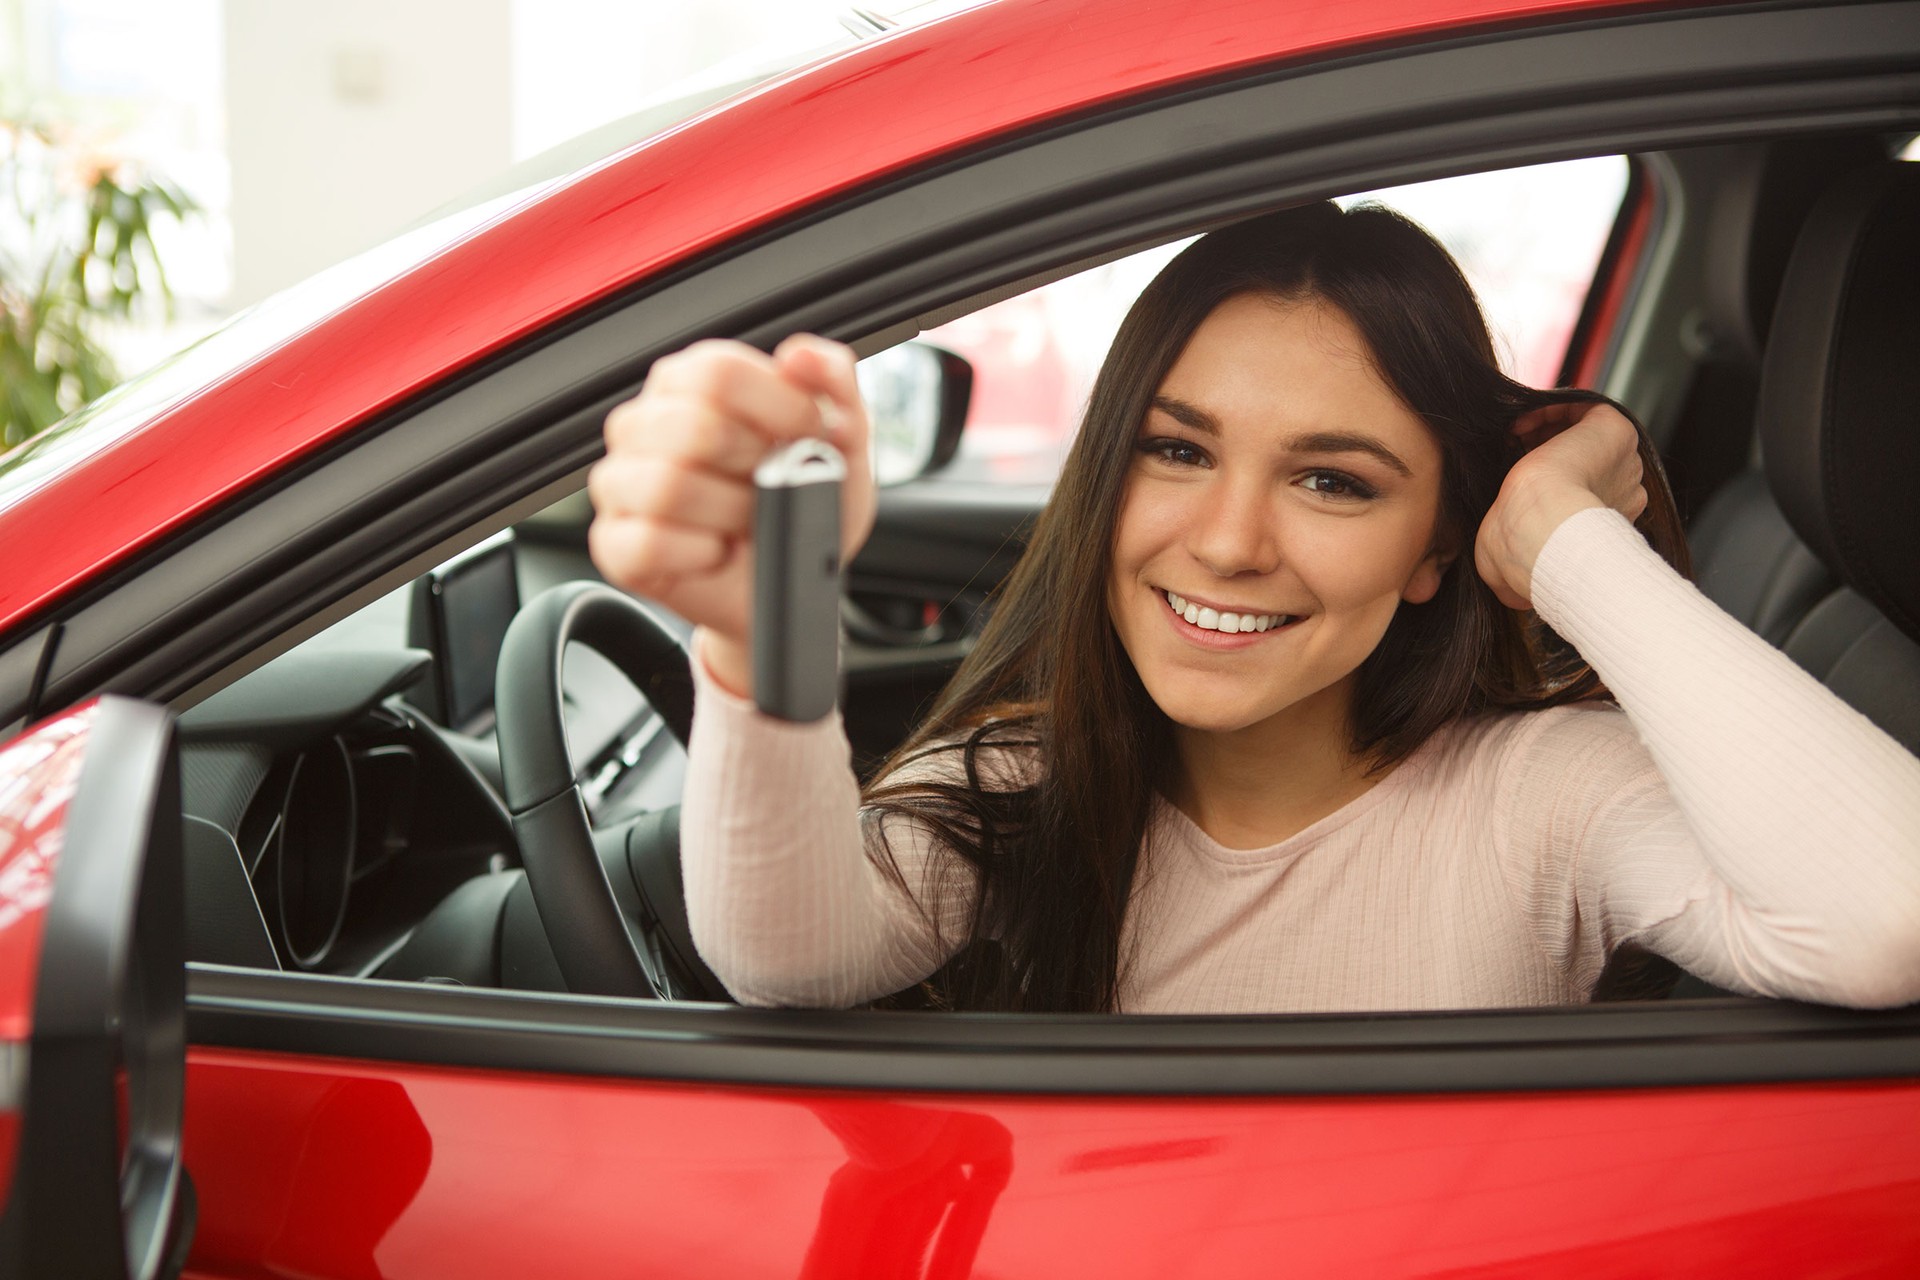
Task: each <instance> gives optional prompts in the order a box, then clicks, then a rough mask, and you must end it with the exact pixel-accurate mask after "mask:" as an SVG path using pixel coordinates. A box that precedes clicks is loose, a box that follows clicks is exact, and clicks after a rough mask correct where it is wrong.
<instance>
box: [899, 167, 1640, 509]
mask: <svg viewBox="0 0 1920 1280" xmlns="http://www.w3.org/2000/svg"><path fill="white" fill-rule="evenodd" d="M1627 180H1628V162H1627V160H1626V159H1625V158H1624V157H1622V156H1599V157H1594V158H1590V159H1584V160H1569V161H1562V162H1559V163H1554V164H1542V165H1528V166H1523V167H1519V168H1513V169H1501V170H1494V171H1490V172H1485V173H1471V174H1463V175H1461V176H1458V177H1452V178H1441V179H1436V180H1434V181H1430V182H1420V183H1413V184H1410V185H1406V186H1396V187H1385V188H1381V189H1379V190H1375V191H1364V192H1357V193H1355V194H1353V195H1350V196H1344V197H1341V198H1340V200H1339V203H1340V204H1342V205H1347V206H1351V205H1355V204H1360V203H1363V202H1377V203H1380V204H1384V205H1387V206H1388V207H1390V208H1393V209H1396V210H1398V211H1399V212H1401V213H1404V214H1405V215H1407V216H1408V217H1410V218H1412V219H1413V220H1414V221H1415V222H1418V223H1420V224H1421V225H1422V226H1424V227H1426V228H1427V230H1429V231H1431V232H1432V233H1433V234H1434V235H1435V236H1436V237H1437V238H1438V239H1439V240H1440V242H1441V243H1442V244H1444V245H1446V247H1447V249H1448V250H1449V251H1450V252H1451V253H1452V254H1453V255H1454V258H1455V259H1456V260H1457V261H1458V262H1459V263H1460V267H1461V270H1462V271H1464V272H1465V274H1466V277H1467V280H1468V282H1469V283H1470V284H1472V285H1473V288H1474V292H1475V293H1477V294H1478V295H1479V297H1480V303H1481V306H1482V307H1483V308H1484V310H1485V312H1486V315H1487V321H1488V325H1489V327H1490V328H1491V330H1492V334H1493V341H1494V349H1495V351H1496V352H1498V354H1499V356H1500V359H1501V366H1502V368H1503V369H1505V370H1506V372H1507V373H1508V374H1510V375H1511V376H1513V377H1514V378H1517V379H1518V380H1520V381H1521V382H1524V383H1526V384H1528V385H1529V386H1538V387H1545V386H1552V385H1553V384H1554V382H1555V380H1556V378H1557V377H1558V375H1559V372H1560V368H1561V365H1562V362H1563V361H1564V359H1565V357H1566V354H1567V344H1568V340H1569V338H1570V337H1571V336H1572V334H1573V330H1574V325H1575V322H1576V320H1577V319H1578V317H1579V315H1580V310H1581V306H1582V304H1583V303H1584V302H1585V300H1586V297H1587V293H1588V290H1589V289H1590V287H1591V286H1592V284H1593V281H1594V272H1595V269H1596V267H1597V266H1598V264H1599V262H1600V259H1601V254H1602V252H1603V251H1604V249H1605V247H1606V243H1607V238H1608V236H1609V234H1610V233H1611V232H1612V231H1613V228H1614V223H1615V221H1616V220H1617V219H1618V217H1619V215H1620V210H1621V202H1622V199H1623V197H1624V196H1625V194H1626V191H1627ZM1189 243H1191V240H1186V239H1183V240H1179V241H1176V242H1174V243H1172V244H1166V245H1159V246H1156V247H1154V248H1152V249H1148V250H1145V251H1143V252H1140V253H1136V254H1131V255H1129V256H1127V257H1124V258H1121V259H1119V260H1117V261H1115V262H1110V263H1106V264H1104V265H1102V266H1098V267H1094V268H1092V269H1091V270H1088V271H1083V272H1080V273H1077V274H1075V275H1071V276H1068V277H1067V278H1065V279H1063V280H1057V281H1055V282H1053V283H1051V284H1047V285H1043V286H1041V287H1040V288H1037V289H1033V290H1031V291H1028V292H1026V293H1022V294H1019V295H1017V296H1015V297H1012V298H1008V299H1006V300H1005V301H1002V302H997V303H995V304H993V305H992V306H989V307H985V308H982V309H981V310H978V311H975V312H973V313H971V314H969V315H965V316H961V317H959V318H957V319H954V320H950V321H947V322H946V323H944V324H941V325H938V326H937V327H935V328H932V329H929V330H927V331H926V332H925V333H924V334H923V335H922V337H923V338H924V339H925V340H926V341H928V342H931V343H934V344H936V345H939V346H943V347H946V348H948V349H949V350H952V351H954V352H957V353H958V354H960V355H962V356H964V357H966V358H967V360H969V361H970V362H971V363H972V364H973V366H974V373H975V377H974V391H973V403H972V407H971V412H970V414H969V417H968V421H967V428H966V433H965V435H963V436H962V438H961V445H960V452H959V454H958V456H957V457H955V459H954V461H953V462H952V464H951V465H949V466H948V467H946V468H945V469H943V470H942V471H941V472H939V473H938V474H937V475H936V476H934V477H932V482H933V483H936V484H939V483H955V484H973V483H976V482H980V481H989V480H992V481H1003V482H1008V483H1017V484H1039V483H1050V482H1051V481H1052V479H1053V477H1054V476H1055V475H1056V474H1057V473H1058V471H1059V468H1060V463H1061V461H1062V460H1063V459H1064V458H1065V456H1066V450H1067V446H1068V445H1069V444H1070V443H1071V441H1072V438H1073V433H1074V431H1075V430H1076V429H1077V427H1078V425H1079V420H1080V415H1081V412H1082V410H1083V409H1084V408H1085V406H1086V402H1087V396H1088V393H1089V392H1090V391H1091V390H1092V387H1093V379H1094V375H1095V374H1096V373H1097V371H1098V370H1099V367H1100V361H1101V360H1102V358H1103V357H1104V356H1105V355H1106V351H1107V348H1108V346H1110V345H1111V344H1112V341H1113V335H1114V333H1115V331H1116V330H1117V329H1118V328H1119V325H1120V321H1121V318H1122V317H1123V316H1124V315H1125V314H1126V310H1127V308H1128V307H1129V306H1130V305H1131V304H1132V302H1133V300H1134V298H1135V297H1137V296H1138V295H1139V293H1140V290H1141V289H1143V288H1145V287H1146V285H1147V282H1148V281H1149V280H1151V279H1152V278H1153V276H1154V274H1155V273H1156V272H1158V271H1159V270H1160V268H1161V267H1163V266H1164V265H1166V263H1167V262H1168V261H1169V260H1170V259H1171V258H1172V257H1173V256H1174V255H1175V254H1176V253H1178V252H1179V251H1180V250H1181V249H1182V248H1184V247H1185V246H1186V245H1187V244H1189Z"/></svg>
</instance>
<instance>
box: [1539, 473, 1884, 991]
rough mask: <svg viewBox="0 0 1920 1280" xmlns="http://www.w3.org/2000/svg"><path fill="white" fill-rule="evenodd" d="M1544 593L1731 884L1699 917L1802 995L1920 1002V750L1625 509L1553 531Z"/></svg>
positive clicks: (1715, 891) (1725, 883)
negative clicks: (1665, 555)
mask: <svg viewBox="0 0 1920 1280" xmlns="http://www.w3.org/2000/svg"><path fill="white" fill-rule="evenodd" d="M1532 594H1533V600H1534V604H1535V607H1536V608H1537V609H1538V610H1539V612H1540V614H1541V616H1542V617H1543V618H1545V619H1546V620H1547V622H1548V623H1549V624H1550V625H1552V626H1553V627H1554V628H1555V629H1556V630H1557V631H1558V632H1559V633H1560V634H1561V635H1562V636H1563V637H1565V638H1566V639H1567V640H1568V641H1570V642H1571V643H1572V644H1574V645H1575V647H1577V648H1578V649H1579V650H1580V652H1581V654H1582V655H1583V656H1584V657H1585V658H1586V659H1587V660H1588V661H1589V662H1590V663H1592V665H1593V666H1594V668H1595V670H1597V671H1598V672H1599V674H1600V676H1601V678H1602V679H1604V680H1605V681H1606V683H1607V685H1608V687H1609V688H1610V689H1611V690H1612V691H1613V693H1614V695H1615V696H1616V697H1617V698H1618V699H1619V701H1620V704H1621V706H1622V708H1623V709H1625V711H1626V712H1627V714H1628V716H1629V717H1630V718H1631V719H1632V721H1633V723H1634V726H1635V728H1636V730H1637V731H1638V732H1639V734H1640V736H1641V738H1642V740H1643V741H1644V743H1645V744H1646V747H1647V750H1648V752H1649V754H1650V755H1651V756H1652V758H1653V760H1654V763H1655V764H1656V765H1657V766H1658V767H1659V769H1660V772H1661V774H1662V775H1663V777H1664V778H1665V780H1666V783H1667V786H1668V789H1669V791H1670V792H1671V794H1672V796H1673V799H1674V801H1675V803H1676V804H1677V805H1678V807H1679V808H1680V810H1681V812H1682V813H1683V814H1684V815H1685V817H1686V820H1687V824H1688V826H1689V827H1690V828H1691V830H1692V833H1693V835H1694V837H1695V839H1696V840H1697V841H1698V845H1699V848H1700V850H1701V854H1702V856H1703V857H1704V858H1705V859H1706V860H1707V862H1708V864H1709V865H1710V867H1711V869H1712V871H1713V874H1714V876H1715V877H1716V879H1717V884H1715V885H1714V886H1713V887H1712V888H1711V889H1710V890H1709V892H1708V897H1707V899H1706V900H1703V902H1702V904H1701V906H1700V908H1699V910H1698V911H1697V912H1696V911H1695V909H1694V908H1689V914H1692V915H1694V916H1695V923H1696V924H1698V923H1699V922H1700V921H1703V920H1710V921H1712V925H1711V928H1712V929H1713V930H1719V931H1722V932H1723V934H1724V938H1723V941H1724V945H1725V947H1726V949H1727V952H1728V953H1729V954H1730V955H1732V956H1734V957H1735V958H1737V959H1739V961H1740V962H1741V963H1742V964H1745V965H1751V964H1754V963H1762V964H1770V965H1773V966H1774V967H1775V968H1777V969H1778V970H1779V971H1780V972H1781V973H1785V974H1788V975H1790V976H1791V977H1792V980H1793V981H1794V982H1795V983H1797V984H1799V986H1798V989H1797V990H1796V992H1795V993H1796V994H1803V995H1810V996H1814V997H1817V998H1832V999H1845V1000H1846V1001H1847V1002H1849V1003H1860V1004H1892V1003H1903V1002H1905V1001H1910V1000H1913V999H1920V760H1916V759H1915V758H1914V757H1913V756H1912V755H1910V754H1908V753H1907V752H1906V751H1905V750H1904V749H1902V748H1901V747H1900V745H1899V744H1898V743H1896V742H1894V741H1893V740H1892V739H1891V738H1889V737H1888V736H1887V735H1886V734H1884V733H1882V732H1881V731H1880V730H1878V729H1877V728H1875V727H1874V726H1873V725H1872V724H1871V723H1869V722H1868V721H1867V720H1866V719H1865V718H1864V717H1863V716H1861V715H1859V714H1858V713H1857V712H1855V711H1854V710H1852V709H1851V708H1850V707H1848V706H1846V705H1845V704H1844V703H1842V702H1841V701H1840V700H1839V699H1838V698H1836V697H1834V696H1833V694H1831V693H1830V692H1829V691H1828V690H1826V689H1825V688H1824V687H1822V686H1821V685H1820V684H1819V683H1818V682H1817V681H1815V680H1814V679H1813V678H1812V677H1810V676H1808V675H1807V674H1806V673H1805V672H1803V671H1801V670H1800V669H1799V668H1798V667H1796V666H1795V665H1794V664H1793V663H1792V662H1791V661H1790V660H1789V659H1788V658H1786V656H1785V655H1783V654H1781V653H1780V652H1779V651H1777V650H1775V649H1774V648H1772V647H1771V646H1770V645H1768V644H1766V642H1764V641H1762V640H1761V639H1759V637H1757V636H1755V635H1753V634H1752V633H1751V632H1750V631H1748V630H1747V629H1746V628H1744V627H1742V626H1740V624H1739V623H1737V622H1736V621H1734V620H1733V619H1732V618H1730V617H1728V616H1727V615H1726V614H1725V613H1724V612H1722V611H1721V610H1720V609H1718V608H1717V607H1716V606H1714V605H1713V604H1712V603H1711V602H1710V601H1708V600H1707V599H1706V598H1705V597H1704V596H1702V595H1700V593H1699V592H1698V591H1696V590H1695V589H1694V588H1693V587H1692V586H1691V585H1690V584H1688V583H1686V582H1685V581H1684V580H1682V579H1681V578H1680V577H1679V576H1678V575H1677V574H1675V573H1673V572H1672V570H1671V569H1669V568H1668V567H1667V566H1666V565H1665V564H1664V563H1663V562H1661V561H1660V560H1659V558H1658V557H1657V556H1656V555H1654V554H1653V552H1652V551H1651V550H1650V549H1649V548H1648V547H1647V546H1646V544H1645V542H1644V541H1643V540H1642V539H1641V538H1640V536H1639V535H1638V534H1637V533H1636V532H1634V530H1633V529H1632V527H1631V526H1630V525H1628V524H1627V523H1626V522H1625V520H1624V519H1622V518H1621V517H1619V516H1618V515H1617V514H1615V513H1613V512H1609V511H1591V512H1582V513H1580V514H1579V515H1577V516H1574V517H1573V518H1572V519H1570V520H1569V521H1568V522H1567V523H1566V524H1565V525H1564V526H1563V527H1562V528H1561V529H1560V530H1559V531H1557V532H1556V533H1555V534H1554V535H1553V537H1552V538H1551V539H1550V540H1549V541H1548V543H1547V545H1546V547H1545V549H1544V550H1543V551H1542V553H1541V555H1540V557H1539V560H1538V562H1537V564H1536V565H1535V567H1534V574H1533V581H1532ZM1716 899H1718V900H1719V901H1717V902H1716V901H1715V900H1716Z"/></svg>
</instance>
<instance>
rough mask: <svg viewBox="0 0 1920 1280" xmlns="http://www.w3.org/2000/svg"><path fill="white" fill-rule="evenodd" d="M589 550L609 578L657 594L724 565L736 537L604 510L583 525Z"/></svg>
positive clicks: (665, 592)
mask: <svg viewBox="0 0 1920 1280" xmlns="http://www.w3.org/2000/svg"><path fill="white" fill-rule="evenodd" d="M587 550H588V552H589V553H590V554H591V555H592V556H593V563H594V565H595V566H596V567H597V568H598V569H599V570H600V573H601V575H602V576H603V577H605V578H606V579H607V581H609V582H611V583H613V584H614V585H615V586H618V587H624V588H625V589H627V590H628V591H633V592H637V593H639V594H640V595H645V596H654V597H656V598H657V597H661V596H664V595H666V594H667V593H668V592H669V591H671V589H672V587H673V586H674V584H675V583H677V582H678V581H680V580H681V579H683V578H685V577H688V576H691V575H700V574H712V573H716V572H718V571H719V570H721V569H723V568H725V567H726V565H727V563H728V562H729V561H730V560H731V559H732V558H733V555H734V543H733V541H732V540H731V539H729V538H726V537H724V536H722V535H721V534H718V533H715V532H712V531H711V530H707V529H692V528H687V527H686V526H684V525H674V524H668V523H665V522H664V521H660V520H656V519H652V518H650V517H647V516H618V515H612V516H610V515H607V514H606V513H604V512H603V513H601V514H600V515H598V516H596V517H595V518H594V521H593V523H592V524H591V525H590V526H588V528H587Z"/></svg>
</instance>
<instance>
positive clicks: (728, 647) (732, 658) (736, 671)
mask: <svg viewBox="0 0 1920 1280" xmlns="http://www.w3.org/2000/svg"><path fill="white" fill-rule="evenodd" d="M693 660H694V661H695V662H697V663H699V664H700V665H701V666H702V667H704V668H706V672H707V677H708V678H709V679H711V680H712V681H713V682H714V683H715V684H717V685H719V686H720V687H721V688H722V689H724V690H725V691H726V692H728V693H730V694H732V695H733V696H734V697H736V698H744V699H747V700H749V701H751V700H752V698H753V654H752V653H751V652H750V651H749V650H748V648H747V646H746V645H744V644H742V643H741V642H740V641H738V640H734V639H732V638H730V637H728V636H723V635H721V634H720V633H718V632H716V631H714V630H713V629H712V628H710V627H699V628H696V629H695V631H694V633H693Z"/></svg>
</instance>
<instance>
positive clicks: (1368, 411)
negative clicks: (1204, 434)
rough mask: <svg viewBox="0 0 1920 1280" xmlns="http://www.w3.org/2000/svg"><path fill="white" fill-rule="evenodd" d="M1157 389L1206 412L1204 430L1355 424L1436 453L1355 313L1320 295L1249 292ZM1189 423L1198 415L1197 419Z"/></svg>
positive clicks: (1208, 328) (1230, 304)
mask: <svg viewBox="0 0 1920 1280" xmlns="http://www.w3.org/2000/svg"><path fill="white" fill-rule="evenodd" d="M1159 396H1160V397H1161V398H1164V399H1166V400H1171V401H1177V402H1178V403H1180V404H1181V405H1185V406H1190V407H1191V408H1193V409H1194V410H1196V411H1198V413H1199V414H1201V415H1204V417H1205V418H1206V419H1207V420H1208V422H1207V425H1204V426H1201V427H1200V428H1199V429H1201V430H1209V429H1211V430H1212V431H1214V432H1215V433H1218V434H1224V435H1228V436H1233V435H1236V434H1238V435H1249V434H1258V435H1272V436H1276V437H1292V436H1297V435H1301V434H1312V433H1320V432H1328V431H1357V430H1365V431H1366V432H1368V433H1370V434H1374V435H1379V436H1381V437H1383V439H1385V440H1386V441H1387V442H1388V443H1389V444H1390V445H1393V446H1394V451H1395V452H1396V453H1400V454H1401V456H1403V457H1405V456H1407V454H1406V453H1404V452H1402V451H1401V448H1400V446H1404V447H1405V449H1406V450H1408V451H1410V452H1413V453H1416V454H1419V453H1422V451H1423V450H1424V453H1425V455H1427V456H1431V457H1433V458H1434V459H1435V460H1437V459H1438V456H1439V455H1438V445H1437V444H1436V443H1435V442H1434V441H1433V439H1432V433H1431V432H1430V431H1429V430H1428V429H1427V426H1426V424H1425V423H1424V422H1423V421H1421V419H1420V417H1419V415H1417V414H1415V413H1414V412H1413V410H1411V409H1409V408H1408V407H1407V406H1406V404H1405V403H1404V402H1403V401H1402V400H1401V399H1400V397H1399V396H1398V395H1397V394H1396V393H1395V392H1394V390H1393V388H1392V387H1391V386H1389V385H1388V383H1387V381H1386V379H1385V378H1384V377H1382V376H1381V374H1380V371H1379V369H1378V367H1377V365H1376V363H1375V361H1374V358H1373V353H1372V352H1371V350H1370V349H1369V348H1368V346H1367V342H1366V339H1365V338H1364V337H1363V336H1361V333H1360V331H1359V329H1358V328H1357V327H1356V326H1355V325H1354V323H1353V321H1352V320H1351V319H1350V318H1349V317H1348V316H1347V314H1346V313H1345V312H1344V311H1342V310H1341V309H1340V308H1338V307H1336V306H1334V305H1332V304H1331V303H1328V302H1326V301H1324V300H1323V299H1320V298H1318V297H1313V296H1309V297H1305V298H1298V299H1294V298H1278V297H1274V296H1271V295H1267V294H1255V293H1245V294H1237V295H1235V296H1234V297H1231V298H1228V299H1227V300H1226V301H1225V302H1222V303H1221V304H1220V305H1219V306H1217V307H1215V308H1214V309H1213V311H1211V312H1210V313H1209V314H1208V315H1207V317H1206V319H1204V320H1202V321H1201V322H1200V325H1199V327H1198V328H1196V329H1195V330H1194V332H1193V336H1192V337H1191V338H1190V339H1188V341H1187V344H1186V346H1185V347H1184V348H1183V349H1182V351H1181V353H1180V356H1179V358H1178V359H1176V360H1175V361H1174V364H1173V367H1172V368H1171V369H1170V370H1168V372H1167V376H1166V377H1165V378H1164V379H1163V380H1162V381H1161V384H1160V388H1159ZM1189 425H1195V424H1192V423H1190V424H1189Z"/></svg>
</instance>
